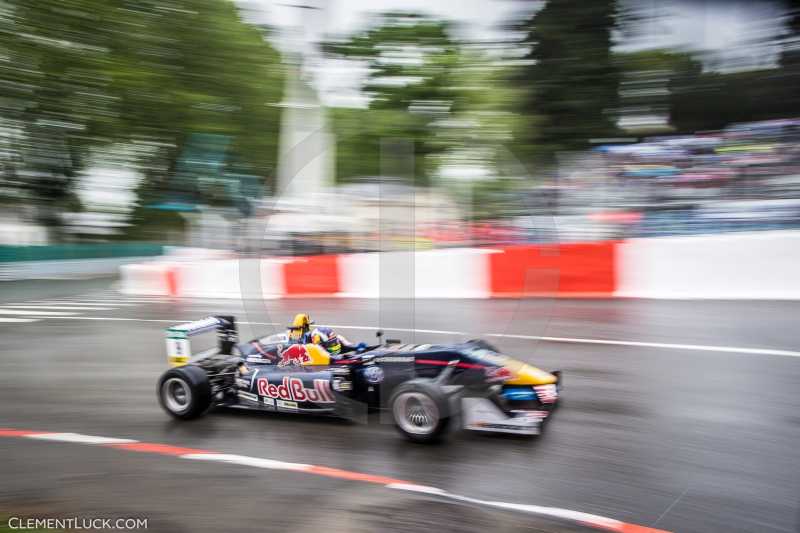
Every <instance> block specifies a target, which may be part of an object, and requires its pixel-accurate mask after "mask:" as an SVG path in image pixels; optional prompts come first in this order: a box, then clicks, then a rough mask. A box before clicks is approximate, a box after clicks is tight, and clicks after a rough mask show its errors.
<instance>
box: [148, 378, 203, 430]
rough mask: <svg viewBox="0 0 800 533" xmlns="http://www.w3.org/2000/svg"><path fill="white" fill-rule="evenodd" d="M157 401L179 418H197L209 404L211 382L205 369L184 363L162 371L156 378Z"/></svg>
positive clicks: (170, 413)
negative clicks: (184, 364) (159, 376)
mask: <svg viewBox="0 0 800 533" xmlns="http://www.w3.org/2000/svg"><path fill="white" fill-rule="evenodd" d="M156 392H157V394H158V403H160V404H161V407H162V408H163V409H164V410H165V411H166V412H167V413H169V415H170V416H172V417H174V418H178V419H180V420H191V419H193V418H198V417H200V416H202V415H203V414H205V412H206V411H208V408H209V407H210V406H211V384H210V383H209V381H208V375H207V374H206V372H205V370H203V369H202V368H200V367H199V366H194V365H186V366H180V367H177V368H172V369H170V370H167V371H166V372H164V375H162V376H161V379H159V380H158V389H157V391H156Z"/></svg>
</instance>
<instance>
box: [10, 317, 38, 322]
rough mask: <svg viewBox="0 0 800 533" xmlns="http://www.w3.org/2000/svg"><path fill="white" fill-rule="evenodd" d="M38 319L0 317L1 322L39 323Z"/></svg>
mask: <svg viewBox="0 0 800 533" xmlns="http://www.w3.org/2000/svg"><path fill="white" fill-rule="evenodd" d="M38 321H39V319H38V318H7V317H0V322H38Z"/></svg>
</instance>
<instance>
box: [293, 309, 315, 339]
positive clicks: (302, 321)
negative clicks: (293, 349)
mask: <svg viewBox="0 0 800 533" xmlns="http://www.w3.org/2000/svg"><path fill="white" fill-rule="evenodd" d="M313 323H314V322H313V321H312V320H311V317H309V316H308V315H307V314H305V313H297V314H296V315H294V320H292V325H291V326H289V332H288V333H289V340H293V341H299V340H301V339H302V338H303V336H304V335H305V334H306V333H308V330H309V328H310V327H311V324H313Z"/></svg>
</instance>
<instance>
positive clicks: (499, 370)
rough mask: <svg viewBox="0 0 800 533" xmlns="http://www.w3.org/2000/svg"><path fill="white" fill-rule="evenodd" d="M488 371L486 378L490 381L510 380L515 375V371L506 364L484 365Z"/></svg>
mask: <svg viewBox="0 0 800 533" xmlns="http://www.w3.org/2000/svg"><path fill="white" fill-rule="evenodd" d="M484 368H485V371H486V380H487V381H489V382H494V381H508V380H509V379H511V378H513V377H514V373H513V372H511V370H509V369H507V368H506V367H504V366H499V367H484Z"/></svg>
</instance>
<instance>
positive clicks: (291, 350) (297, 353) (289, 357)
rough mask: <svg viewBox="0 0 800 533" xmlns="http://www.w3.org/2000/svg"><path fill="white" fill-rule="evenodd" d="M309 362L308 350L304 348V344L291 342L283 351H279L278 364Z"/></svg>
mask: <svg viewBox="0 0 800 533" xmlns="http://www.w3.org/2000/svg"><path fill="white" fill-rule="evenodd" d="M310 362H311V356H310V355H308V350H306V347H305V345H303V344H292V345H291V346H288V347H287V348H286V349H285V350H284V351H283V352H281V358H280V360H279V361H278V366H279V367H284V366H288V365H302V364H305V363H310Z"/></svg>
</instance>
